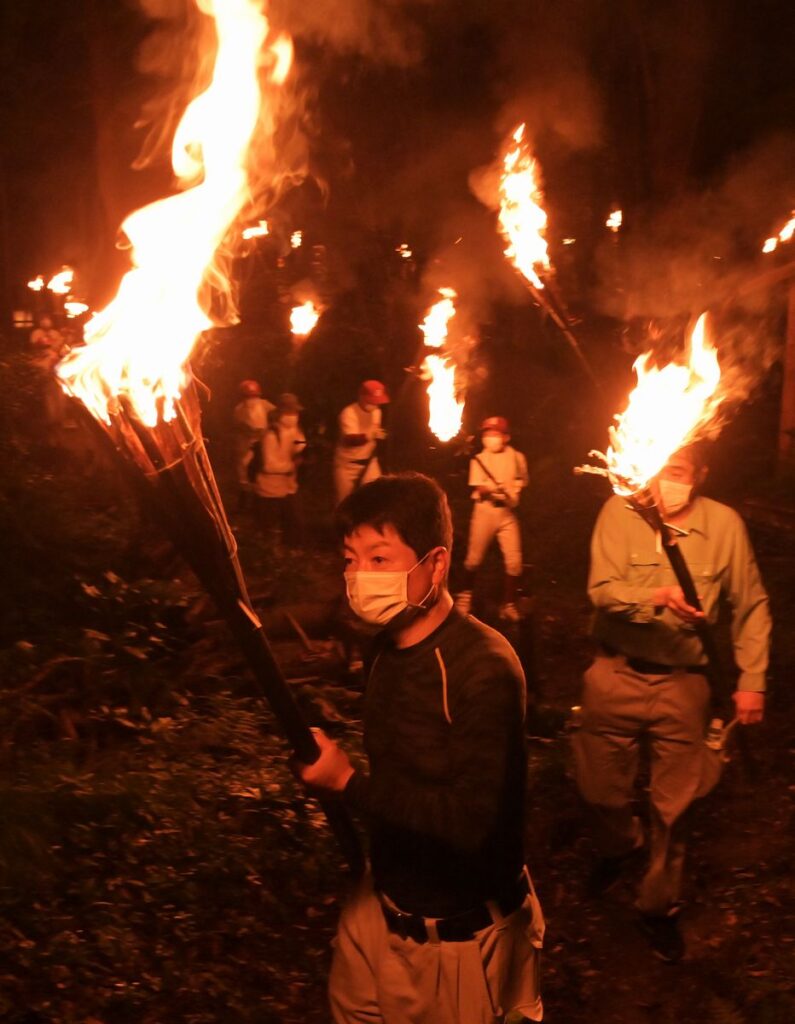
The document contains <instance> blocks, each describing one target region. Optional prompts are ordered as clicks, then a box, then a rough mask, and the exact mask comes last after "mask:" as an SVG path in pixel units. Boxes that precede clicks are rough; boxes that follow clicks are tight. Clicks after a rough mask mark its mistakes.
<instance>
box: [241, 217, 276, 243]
mask: <svg viewBox="0 0 795 1024" xmlns="http://www.w3.org/2000/svg"><path fill="white" fill-rule="evenodd" d="M270 233H271V229H270V225H269V224H268V222H267V221H266V220H260V221H257V223H256V224H252V225H251V226H250V227H247V228H243V230H242V232H241V236H242V237H243V238H246V239H248V238H263V237H264V236H265V235H269V234H270Z"/></svg>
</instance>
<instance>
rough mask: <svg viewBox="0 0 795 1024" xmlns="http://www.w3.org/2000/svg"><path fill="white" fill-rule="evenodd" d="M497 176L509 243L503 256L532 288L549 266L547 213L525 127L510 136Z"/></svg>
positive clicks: (502, 223) (502, 225) (503, 227)
mask: <svg viewBox="0 0 795 1024" xmlns="http://www.w3.org/2000/svg"><path fill="white" fill-rule="evenodd" d="M502 166H503V170H502V175H501V177H500V212H499V222H500V230H501V232H502V234H503V236H504V237H505V239H506V241H507V242H508V248H507V249H506V250H505V255H506V256H507V257H508V259H509V260H510V261H511V262H512V263H513V264H514V265H515V266H516V268H517V270H519V272H520V273H521V274H522V275H523V276H524V277H525V278H526V279H527V281H528V282H529V283H530V284H531V285H532V286H533V287H534V288H538V289H541V288H543V287H544V283H543V281H542V280H541V278H540V276H539V275H540V274H543V273H544V272H545V271H548V270H549V269H550V265H549V255H548V253H547V243H546V238H545V233H546V227H547V214H546V211H545V210H544V208H543V206H542V205H541V204H542V202H543V198H544V196H543V193H542V191H541V175H540V171H539V167H538V163H537V161H536V160H535V158H534V157H533V155H532V153H531V152H530V148H529V146H528V145H527V141H526V140H525V126H524V125H523V124H521V125H519V127H518V128H517V129H516V131H515V132H514V133H513V135H512V136H511V142H510V143H509V145H508V147H507V149H506V152H505V155H504V157H503V161H502Z"/></svg>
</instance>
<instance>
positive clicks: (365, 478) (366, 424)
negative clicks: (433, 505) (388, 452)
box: [334, 380, 389, 503]
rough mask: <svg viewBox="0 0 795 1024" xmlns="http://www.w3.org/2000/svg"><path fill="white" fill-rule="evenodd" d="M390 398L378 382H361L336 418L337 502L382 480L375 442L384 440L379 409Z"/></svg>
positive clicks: (335, 464)
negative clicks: (359, 488) (356, 395)
mask: <svg viewBox="0 0 795 1024" xmlns="http://www.w3.org/2000/svg"><path fill="white" fill-rule="evenodd" d="M388 402H389V394H388V392H387V390H386V388H385V387H384V385H383V384H382V383H381V381H380V380H366V381H363V382H362V384H361V386H360V388H359V398H358V400H357V401H356V402H353V404H351V405H347V406H346V407H345V408H344V409H343V410H342V412H341V413H340V414H339V419H338V432H337V447H336V449H335V451H334V484H335V487H336V491H337V502H338V503H339V502H340V501H342V499H343V498H346V497H347V496H348V495H349V494H350V493H351V491H355V490H356V488H357V487H360V486H361V485H362V484H367V483H370V481H371V480H377V479H378V477H379V476H381V466H380V465H379V462H378V452H377V446H378V442H379V441H382V440H383V439H384V438H385V437H386V433H385V432H384V429H383V427H382V426H381V406H382V405H386V404H387V403H388Z"/></svg>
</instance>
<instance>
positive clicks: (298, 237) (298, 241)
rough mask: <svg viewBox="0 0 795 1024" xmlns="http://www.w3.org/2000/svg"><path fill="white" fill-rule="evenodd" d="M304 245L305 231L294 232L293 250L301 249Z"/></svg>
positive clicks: (291, 236)
mask: <svg viewBox="0 0 795 1024" xmlns="http://www.w3.org/2000/svg"><path fill="white" fill-rule="evenodd" d="M303 244H304V233H303V231H293V233H292V234H291V235H290V245H291V246H292V248H293V249H300V248H301V246H302V245H303Z"/></svg>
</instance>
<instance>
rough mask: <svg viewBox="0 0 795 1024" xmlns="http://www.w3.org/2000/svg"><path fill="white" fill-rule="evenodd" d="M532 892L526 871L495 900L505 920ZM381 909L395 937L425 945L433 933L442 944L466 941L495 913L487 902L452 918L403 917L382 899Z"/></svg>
mask: <svg viewBox="0 0 795 1024" xmlns="http://www.w3.org/2000/svg"><path fill="white" fill-rule="evenodd" d="M529 892H530V883H529V882H528V880H527V875H526V874H525V873H524V872H523V873H522V874H521V876H520V877H519V878H518V880H517V881H516V882H515V883H514V885H513V886H512V887H511V889H510V890H509V891H508V892H507V893H506V894H504V895H503V896H502V897H501V898H500V899H496V900H494V901H493V902H494V904H495V906H496V907H497V908H498V909H499V912H500V914H501V915H502V916H503V917H508V915H509V914H512V913H513V912H514V911H515V910H518V909H519V907H521V905H522V903H524V898H525V896H526V895H527V894H528V893H529ZM381 910H382V911H383V914H384V920H385V921H386V926H387V928H388V929H389V931H390V932H392V934H393V935H399V936H400V938H401V939H413V940H414V941H415V942H418V943H423V942H428V941H430V940H431V938H432V935H433V931H434V930H435V932H436V935H437V936H438V938H439V941H440V942H466V941H467V940H469V939H471V938H473V937H474V935H475V933H476V932H479V931H482V929H483V928H488V926H489V925H490V924H493V923H494V920H495V918H494V914H493V913H492V911H491V910H490V909H489V907H488V905H487V904H486V903H481V904H480V906H477V907H473V908H472V909H471V910H465V911H463V912H462V913H460V914H453V915H452V917H438V918H432V917H430V918H426V917H421V916H420V915H419V914H404V913H403V911H402V910H398V909H397V908H396V907H392V906H390V905H389V904H388V903H385V902H384V901H383V900H381Z"/></svg>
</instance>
